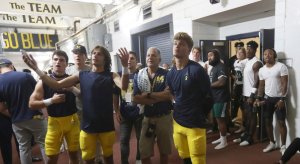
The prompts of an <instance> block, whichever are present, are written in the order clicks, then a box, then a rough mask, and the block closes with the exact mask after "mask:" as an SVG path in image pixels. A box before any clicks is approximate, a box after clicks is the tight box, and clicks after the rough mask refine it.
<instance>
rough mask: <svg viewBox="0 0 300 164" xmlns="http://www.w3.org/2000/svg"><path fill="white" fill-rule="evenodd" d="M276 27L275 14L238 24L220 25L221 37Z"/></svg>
mask: <svg viewBox="0 0 300 164" xmlns="http://www.w3.org/2000/svg"><path fill="white" fill-rule="evenodd" d="M274 27H275V16H269V17H265V18H259V19H252V20H249V21H242V22H239V23H236V24H231V25H224V26H222V27H220V39H221V40H223V39H226V36H231V35H236V34H243V33H249V32H255V31H259V30H260V29H272V28H274Z"/></svg>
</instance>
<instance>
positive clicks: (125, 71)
mask: <svg viewBox="0 0 300 164" xmlns="http://www.w3.org/2000/svg"><path fill="white" fill-rule="evenodd" d="M122 74H123V75H128V74H129V70H128V67H122Z"/></svg>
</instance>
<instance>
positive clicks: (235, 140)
mask: <svg viewBox="0 0 300 164" xmlns="http://www.w3.org/2000/svg"><path fill="white" fill-rule="evenodd" d="M241 141H242V139H241V138H237V139H234V140H233V142H234V143H240V142H241Z"/></svg>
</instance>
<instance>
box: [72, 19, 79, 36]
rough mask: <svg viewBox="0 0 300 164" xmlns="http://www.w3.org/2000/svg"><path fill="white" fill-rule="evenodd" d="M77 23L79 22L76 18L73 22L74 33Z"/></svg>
mask: <svg viewBox="0 0 300 164" xmlns="http://www.w3.org/2000/svg"><path fill="white" fill-rule="evenodd" d="M77 23H80V20H76V21H74V22H73V26H74V33H76V31H77Z"/></svg>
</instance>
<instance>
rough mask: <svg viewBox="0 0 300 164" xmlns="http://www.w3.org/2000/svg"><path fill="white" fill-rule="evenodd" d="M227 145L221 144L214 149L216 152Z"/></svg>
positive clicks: (225, 143)
mask: <svg viewBox="0 0 300 164" xmlns="http://www.w3.org/2000/svg"><path fill="white" fill-rule="evenodd" d="M227 145H228V144H227V142H223V143H220V144H219V145H217V146H216V147H215V149H216V150H220V149H223V148H225V147H226V146H227Z"/></svg>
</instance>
